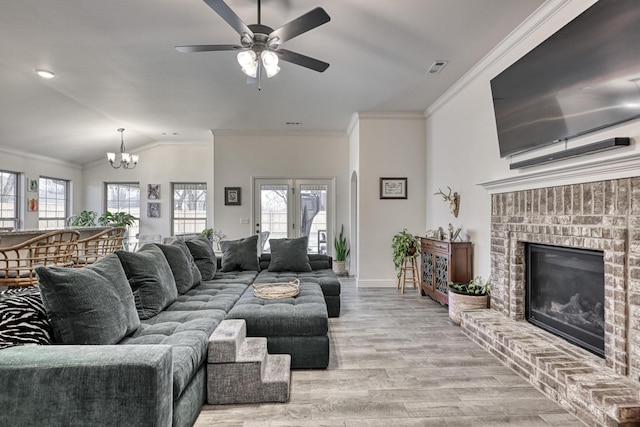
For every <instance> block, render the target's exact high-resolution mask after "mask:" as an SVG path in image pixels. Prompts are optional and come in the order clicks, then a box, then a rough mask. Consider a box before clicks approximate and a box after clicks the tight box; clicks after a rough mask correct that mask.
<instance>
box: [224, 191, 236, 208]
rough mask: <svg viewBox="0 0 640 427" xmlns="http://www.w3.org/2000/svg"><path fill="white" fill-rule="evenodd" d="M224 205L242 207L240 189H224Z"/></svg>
mask: <svg viewBox="0 0 640 427" xmlns="http://www.w3.org/2000/svg"><path fill="white" fill-rule="evenodd" d="M224 204H225V205H226V206H240V187H224Z"/></svg>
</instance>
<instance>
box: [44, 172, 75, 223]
mask: <svg viewBox="0 0 640 427" xmlns="http://www.w3.org/2000/svg"><path fill="white" fill-rule="evenodd" d="M39 193H40V194H39V198H40V200H39V201H38V202H39V212H40V218H39V224H38V228H39V229H40V230H52V229H56V228H64V227H65V226H66V219H67V216H68V215H67V212H68V210H69V181H65V180H64V179H55V178H45V177H40V182H39Z"/></svg>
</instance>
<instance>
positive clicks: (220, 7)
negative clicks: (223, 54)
mask: <svg viewBox="0 0 640 427" xmlns="http://www.w3.org/2000/svg"><path fill="white" fill-rule="evenodd" d="M204 2H205V3H206V4H207V5H208V6H209V7H210V8H211V9H213V10H214V11H215V12H216V13H217V14H218V15H220V17H221V18H222V19H224V20H225V21H226V22H227V24H229V25H231V27H232V28H233V29H234V30H236V32H237V33H238V34H240V36H241V37H242V36H243V35H244V34H248V35H249V37H252V38H253V31H251V30H250V29H249V27H248V26H247V24H245V23H244V21H242V19H240V17H239V16H238V15H236V13H235V12H234V11H233V10H231V8H230V7H229V6H228V5H227V4H226V3H225V2H223V1H222V0H204Z"/></svg>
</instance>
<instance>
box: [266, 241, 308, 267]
mask: <svg viewBox="0 0 640 427" xmlns="http://www.w3.org/2000/svg"><path fill="white" fill-rule="evenodd" d="M308 243H309V237H308V236H302V237H298V238H296V239H270V240H269V245H270V246H271V262H270V263H269V271H273V272H278V271H300V272H306V271H311V264H309V256H308V255H307V246H308Z"/></svg>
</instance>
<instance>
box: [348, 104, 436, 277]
mask: <svg viewBox="0 0 640 427" xmlns="http://www.w3.org/2000/svg"><path fill="white" fill-rule="evenodd" d="M356 127H357V132H358V134H359V138H358V141H357V142H356V141H354V140H352V141H351V145H352V146H354V148H353V149H352V152H353V153H356V154H357V155H358V159H357V160H354V161H352V163H351V165H352V167H354V168H358V197H359V203H358V217H359V220H358V227H359V229H358V230H359V231H358V239H359V241H358V255H359V260H358V277H357V285H358V286H362V287H387V286H394V287H395V286H396V273H395V271H394V267H393V261H392V250H391V241H392V239H393V236H394V234H396V233H397V232H399V231H401V230H402V229H404V228H406V229H407V230H408V231H409V232H411V233H414V234H416V235H420V236H424V233H425V230H424V218H425V206H426V201H425V164H424V159H425V118H424V116H423V115H422V114H415V113H406V114H394V113H389V114H359V117H358V122H357V124H356ZM354 132H355V129H354V131H352V135H354ZM381 177H407V190H408V191H407V196H408V198H407V199H406V200H381V199H380V178H381Z"/></svg>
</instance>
